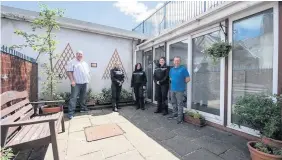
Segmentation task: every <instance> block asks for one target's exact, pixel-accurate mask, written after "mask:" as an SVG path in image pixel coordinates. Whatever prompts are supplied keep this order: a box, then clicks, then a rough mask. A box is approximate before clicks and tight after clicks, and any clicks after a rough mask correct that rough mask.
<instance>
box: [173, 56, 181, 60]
mask: <svg viewBox="0 0 282 160" xmlns="http://www.w3.org/2000/svg"><path fill="white" fill-rule="evenodd" d="M175 58H179V59H180V61H181V57H179V56H175V57H174V58H173V60H174V59H175Z"/></svg>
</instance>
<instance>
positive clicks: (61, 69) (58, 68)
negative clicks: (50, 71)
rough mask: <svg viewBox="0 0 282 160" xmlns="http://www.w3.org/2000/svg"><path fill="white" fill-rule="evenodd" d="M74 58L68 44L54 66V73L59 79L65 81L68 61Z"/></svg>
mask: <svg viewBox="0 0 282 160" xmlns="http://www.w3.org/2000/svg"><path fill="white" fill-rule="evenodd" d="M74 58H75V54H74V53H73V51H72V49H71V46H70V44H69V43H68V44H67V46H66V48H65V49H64V51H63V53H62V54H61V56H60V58H59V60H58V61H57V63H56V64H55V66H54V70H55V72H57V73H58V74H59V77H60V78H61V79H63V78H64V79H67V78H68V76H67V74H66V68H65V67H66V65H67V63H68V61H70V60H72V59H74Z"/></svg>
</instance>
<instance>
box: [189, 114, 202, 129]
mask: <svg viewBox="0 0 282 160" xmlns="http://www.w3.org/2000/svg"><path fill="white" fill-rule="evenodd" d="M184 121H185V122H187V123H191V124H194V125H196V126H199V127H203V126H205V125H206V120H205V119H199V118H194V117H191V116H189V115H185V116H184Z"/></svg>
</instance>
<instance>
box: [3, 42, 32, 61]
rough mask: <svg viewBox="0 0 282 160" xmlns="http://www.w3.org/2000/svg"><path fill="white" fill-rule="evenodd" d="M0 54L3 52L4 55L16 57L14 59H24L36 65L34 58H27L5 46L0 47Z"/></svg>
mask: <svg viewBox="0 0 282 160" xmlns="http://www.w3.org/2000/svg"><path fill="white" fill-rule="evenodd" d="M1 52H4V53H7V54H10V55H13V56H16V57H19V58H21V59H24V60H26V61H29V62H31V63H36V60H35V59H34V58H31V57H29V56H26V55H24V54H22V53H20V52H18V51H16V50H13V49H11V48H9V47H7V46H5V45H2V46H1Z"/></svg>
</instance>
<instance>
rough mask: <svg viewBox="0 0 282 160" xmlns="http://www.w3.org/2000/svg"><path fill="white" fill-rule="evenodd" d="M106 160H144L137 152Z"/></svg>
mask: <svg viewBox="0 0 282 160" xmlns="http://www.w3.org/2000/svg"><path fill="white" fill-rule="evenodd" d="M106 160H145V159H144V158H143V157H142V156H141V154H140V153H139V152H138V151H137V150H133V151H129V152H125V153H122V154H119V155H116V156H113V157H109V158H107V159H106Z"/></svg>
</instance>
